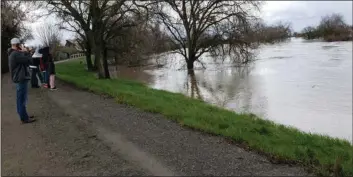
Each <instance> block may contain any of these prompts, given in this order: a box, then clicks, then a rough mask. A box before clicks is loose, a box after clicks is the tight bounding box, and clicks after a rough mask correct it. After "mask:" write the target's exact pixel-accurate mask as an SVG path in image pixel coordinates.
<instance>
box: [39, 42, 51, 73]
mask: <svg viewBox="0 0 353 177" xmlns="http://www.w3.org/2000/svg"><path fill="white" fill-rule="evenodd" d="M39 53H40V54H42V65H43V70H44V71H46V70H48V67H49V66H48V64H49V63H48V62H49V47H44V48H42V49H40V50H39Z"/></svg>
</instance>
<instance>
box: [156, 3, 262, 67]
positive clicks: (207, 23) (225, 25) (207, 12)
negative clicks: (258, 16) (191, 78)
mask: <svg viewBox="0 0 353 177" xmlns="http://www.w3.org/2000/svg"><path fill="white" fill-rule="evenodd" d="M259 5H260V4H259V2H256V1H225V0H210V1H194V0H164V1H161V2H158V8H157V11H156V13H155V14H156V17H157V19H158V21H159V22H160V23H162V24H164V27H165V28H166V29H167V31H168V32H169V33H170V35H171V36H172V37H173V42H174V44H175V46H178V50H177V52H178V53H180V54H181V55H182V56H183V57H184V58H185V61H186V64H187V69H188V70H192V69H193V68H194V62H195V61H199V62H200V57H201V56H202V55H203V54H205V53H206V52H210V51H211V50H214V49H218V48H219V47H222V50H219V51H222V53H223V54H224V53H227V52H226V51H225V50H223V49H224V48H223V46H225V45H226V44H227V47H226V48H227V51H228V53H229V52H230V51H233V52H243V53H246V52H245V51H246V47H247V46H249V43H247V42H246V41H244V40H243V39H242V33H243V32H244V31H246V30H247V28H248V20H249V18H250V17H252V16H251V12H252V11H253V10H254V9H255V10H258V7H259ZM238 60H239V58H238ZM243 62H246V61H243Z"/></svg>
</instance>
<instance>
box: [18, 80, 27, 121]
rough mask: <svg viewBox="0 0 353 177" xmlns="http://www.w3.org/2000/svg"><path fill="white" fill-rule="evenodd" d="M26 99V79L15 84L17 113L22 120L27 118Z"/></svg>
mask: <svg viewBox="0 0 353 177" xmlns="http://www.w3.org/2000/svg"><path fill="white" fill-rule="evenodd" d="M27 100H28V80H26V81H23V82H21V83H17V84H16V104H17V113H18V115H19V116H20V119H21V120H22V121H26V120H28V114H27V110H26V104H27Z"/></svg>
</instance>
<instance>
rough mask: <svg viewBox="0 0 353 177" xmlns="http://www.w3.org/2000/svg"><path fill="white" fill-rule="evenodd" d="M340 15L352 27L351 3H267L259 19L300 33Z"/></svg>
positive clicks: (65, 35)
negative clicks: (286, 25) (281, 23)
mask: <svg viewBox="0 0 353 177" xmlns="http://www.w3.org/2000/svg"><path fill="white" fill-rule="evenodd" d="M331 13H340V14H342V15H343V17H344V18H345V21H346V23H348V24H350V25H352V1H267V2H265V4H264V5H263V8H262V12H261V17H262V18H263V19H264V21H265V22H266V23H269V24H271V23H276V22H278V21H284V22H290V23H292V27H293V30H294V31H301V30H302V29H303V28H304V27H306V26H309V25H314V26H315V25H317V24H318V23H319V21H320V19H321V16H324V15H327V14H331ZM44 21H55V18H54V17H48V18H44V19H41V20H39V21H37V22H35V23H27V24H26V25H27V26H28V27H30V28H32V29H33V30H35V29H36V28H37V27H38V26H39V25H40V24H42V23H43V22H44ZM62 36H63V42H64V41H65V40H66V39H71V38H73V36H74V35H73V34H72V33H70V32H67V31H62ZM36 44H39V41H38V40H37V39H34V40H31V41H28V42H26V45H36Z"/></svg>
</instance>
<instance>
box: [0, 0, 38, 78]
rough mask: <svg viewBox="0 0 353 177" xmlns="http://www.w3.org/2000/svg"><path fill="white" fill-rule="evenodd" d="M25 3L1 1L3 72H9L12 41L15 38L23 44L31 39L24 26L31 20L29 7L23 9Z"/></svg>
mask: <svg viewBox="0 0 353 177" xmlns="http://www.w3.org/2000/svg"><path fill="white" fill-rule="evenodd" d="M24 4H25V2H23V1H6V0H3V1H1V72H2V73H5V72H8V71H9V68H8V59H7V49H8V48H9V47H11V46H10V40H11V39H12V38H14V37H17V38H20V40H21V41H22V42H24V41H26V40H28V39H31V38H32V36H31V32H30V31H29V30H28V29H27V28H26V27H25V26H24V24H23V22H24V21H25V20H28V19H29V16H28V15H27V12H28V11H29V10H30V8H29V7H28V6H26V7H23V8H19V7H22V6H23V5H24Z"/></svg>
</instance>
